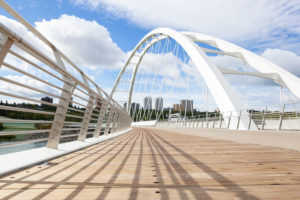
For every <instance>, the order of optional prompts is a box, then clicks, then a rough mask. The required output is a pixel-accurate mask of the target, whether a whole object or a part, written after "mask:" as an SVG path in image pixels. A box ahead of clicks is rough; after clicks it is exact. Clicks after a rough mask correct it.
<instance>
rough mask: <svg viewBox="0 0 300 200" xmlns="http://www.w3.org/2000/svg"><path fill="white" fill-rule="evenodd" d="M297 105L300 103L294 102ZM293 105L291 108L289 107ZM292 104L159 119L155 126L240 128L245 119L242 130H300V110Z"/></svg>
mask: <svg viewBox="0 0 300 200" xmlns="http://www.w3.org/2000/svg"><path fill="white" fill-rule="evenodd" d="M296 104H297V106H299V105H300V103H299V102H298V103H296ZM291 107H293V108H291ZM294 108H295V103H294V104H284V105H282V106H281V110H268V109H263V110H258V109H257V110H255V109H251V110H243V111H240V112H226V113H220V112H209V113H208V114H207V115H206V114H204V115H198V116H193V117H186V118H173V119H168V120H163V121H159V122H157V123H156V126H157V127H172V128H219V129H229V128H230V129H237V130H238V129H241V124H240V123H241V121H242V120H245V121H246V122H247V123H246V127H244V128H243V129H244V130H251V127H253V126H255V127H256V128H257V129H258V130H279V131H281V130H291V131H294V130H300V112H299V111H295V110H293V109H294Z"/></svg>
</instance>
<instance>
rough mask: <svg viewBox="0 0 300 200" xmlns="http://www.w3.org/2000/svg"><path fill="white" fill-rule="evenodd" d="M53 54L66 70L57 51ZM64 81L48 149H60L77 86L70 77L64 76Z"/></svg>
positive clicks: (59, 64)
mask: <svg viewBox="0 0 300 200" xmlns="http://www.w3.org/2000/svg"><path fill="white" fill-rule="evenodd" d="M53 53H54V56H55V59H56V62H57V64H58V66H59V67H60V68H62V69H66V68H65V65H64V63H63V61H62V59H61V57H60V56H59V55H58V53H57V52H56V51H55V50H53ZM63 80H64V86H63V89H64V90H62V92H61V95H60V99H59V101H58V106H57V108H56V112H55V116H54V119H53V122H52V126H51V130H50V133H49V137H48V142H47V147H48V148H52V149H57V147H58V144H59V140H60V135H61V133H62V129H63V126H64V121H65V118H66V115H67V111H68V107H69V103H70V100H71V97H72V94H73V92H74V90H75V88H76V85H74V86H73V83H72V81H71V79H69V78H68V77H66V76H63Z"/></svg>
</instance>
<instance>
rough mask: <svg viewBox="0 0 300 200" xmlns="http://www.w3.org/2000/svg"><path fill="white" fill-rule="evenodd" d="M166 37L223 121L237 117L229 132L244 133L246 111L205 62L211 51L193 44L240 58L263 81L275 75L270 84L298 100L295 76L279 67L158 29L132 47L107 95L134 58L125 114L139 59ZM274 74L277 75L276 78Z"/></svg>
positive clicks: (224, 45)
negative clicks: (190, 66)
mask: <svg viewBox="0 0 300 200" xmlns="http://www.w3.org/2000/svg"><path fill="white" fill-rule="evenodd" d="M167 37H170V38H172V39H174V40H175V41H176V42H177V43H178V44H179V45H180V46H181V47H182V48H183V49H184V50H185V51H186V53H187V54H188V55H189V57H190V58H191V60H192V62H193V63H194V65H195V66H196V68H197V69H198V71H199V72H200V74H201V75H202V77H203V79H204V81H205V82H206V85H207V87H208V89H209V90H210V92H211V94H212V96H213V98H214V100H215V102H216V104H217V106H218V107H219V109H220V111H221V112H222V113H225V114H224V115H225V116H224V117H226V118H227V117H229V115H234V116H239V117H240V122H238V121H239V120H238V119H237V118H236V119H235V118H234V119H232V121H231V122H230V127H229V128H231V129H236V128H237V127H238V129H244V130H245V129H248V124H249V120H250V118H249V116H248V113H247V111H245V110H244V108H243V106H242V103H241V101H240V100H239V98H238V97H237V95H236V94H235V92H234V91H233V90H232V88H231V87H230V85H229V83H228V82H227V81H226V79H225V77H224V76H223V73H224V72H223V71H220V69H219V68H218V67H217V66H216V65H215V64H214V63H212V62H211V61H210V60H209V59H208V57H207V55H206V53H205V52H208V51H214V50H208V49H204V48H201V47H199V46H198V45H197V44H195V43H194V42H195V41H197V42H203V43H206V44H209V45H211V46H214V47H216V48H219V49H221V50H224V52H222V51H214V53H220V54H225V55H230V56H234V57H239V58H241V59H242V60H243V61H244V62H246V63H247V64H248V65H250V66H253V67H254V68H255V69H257V70H258V71H260V72H262V73H266V77H267V76H268V75H267V74H270V73H271V74H272V75H274V74H275V75H277V76H273V78H272V79H273V80H274V81H276V82H277V83H279V84H280V85H282V86H284V87H287V88H288V89H289V90H290V91H291V92H292V93H293V94H295V95H296V96H297V97H300V80H299V79H298V78H297V77H296V76H294V75H292V74H291V73H289V72H287V71H286V70H283V69H282V68H280V67H279V66H276V65H275V64H273V63H271V62H269V61H267V60H265V59H263V58H261V57H259V56H257V55H255V54H253V53H251V52H249V51H247V50H245V49H243V48H241V47H238V46H236V45H234V44H231V43H229V42H226V41H224V40H221V39H218V38H214V37H211V36H206V35H203V34H198V33H190V32H177V31H175V30H172V29H169V28H158V29H154V30H153V31H151V32H150V33H148V34H147V35H146V36H145V37H144V38H143V39H142V40H141V41H140V42H139V43H138V44H137V45H136V47H135V48H134V50H133V51H132V53H131V54H130V56H129V58H128V59H127V61H126V63H125V66H124V67H123V69H122V70H121V72H120V74H119V76H118V78H117V80H116V83H115V85H114V87H113V90H112V92H111V96H113V95H114V93H115V91H116V88H117V86H118V84H119V81H120V79H121V77H122V75H123V74H124V72H125V70H126V68H127V67H128V65H129V64H130V63H132V60H133V58H134V57H137V58H138V61H137V62H135V63H134V64H135V67H134V69H133V72H132V76H131V81H130V87H129V91H128V92H129V96H128V101H127V110H130V105H131V97H132V91H133V86H134V82H135V77H136V74H137V71H138V69H139V65H140V62H141V60H142V58H143V56H144V55H145V53H146V52H147V50H148V49H149V48H150V47H151V46H152V45H153V44H154V43H156V42H158V41H160V40H162V39H164V38H167ZM139 51H140V52H139ZM260 66H261V67H260ZM224 74H226V73H224ZM278 74H280V76H279V75H278ZM262 77H264V75H262ZM274 77H275V78H274ZM276 77H277V78H276ZM277 79H278V80H277ZM226 115H228V116H226ZM241 116H242V117H241ZM225 122H226V119H225ZM250 129H252V130H256V129H257V127H256V126H255V125H254V123H251V127H250Z"/></svg>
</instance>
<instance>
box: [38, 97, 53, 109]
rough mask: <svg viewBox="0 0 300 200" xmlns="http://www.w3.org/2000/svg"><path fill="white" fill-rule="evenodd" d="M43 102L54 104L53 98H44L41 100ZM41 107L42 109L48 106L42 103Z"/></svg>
mask: <svg viewBox="0 0 300 200" xmlns="http://www.w3.org/2000/svg"><path fill="white" fill-rule="evenodd" d="M41 101H44V102H48V103H53V99H52V98H50V97H47V96H46V97H43V98H41ZM41 106H42V107H45V106H47V105H46V104H42V103H41Z"/></svg>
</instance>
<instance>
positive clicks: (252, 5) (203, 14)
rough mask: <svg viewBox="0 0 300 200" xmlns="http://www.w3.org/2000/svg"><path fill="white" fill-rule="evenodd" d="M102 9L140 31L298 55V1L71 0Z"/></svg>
mask: <svg viewBox="0 0 300 200" xmlns="http://www.w3.org/2000/svg"><path fill="white" fill-rule="evenodd" d="M70 1H71V2H73V3H74V4H75V5H78V6H83V7H85V8H89V9H92V10H97V9H105V10H106V11H107V12H108V13H110V14H113V15H114V16H115V17H117V18H125V19H127V20H129V21H130V22H132V23H134V24H137V25H139V26H140V27H143V28H156V27H164V26H167V27H171V28H175V29H179V30H190V31H196V32H201V33H206V34H211V35H215V36H218V37H221V38H224V39H228V40H230V41H234V42H236V43H239V44H243V45H244V46H246V47H248V48H251V49H255V48H260V49H264V48H266V47H272V48H274V47H276V46H277V48H281V49H289V50H292V49H294V48H296V49H297V51H298V52H300V48H299V44H300V42H299V34H300V20H299V17H300V13H299V12H298V11H299V9H300V2H299V1H289V0H283V1H273V0H259V1H254V2H253V1H252V0H244V1H236V0H226V1H222V0H210V1H195V0H187V1H174V0H164V1H160V0H139V1H124V0H70Z"/></svg>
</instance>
